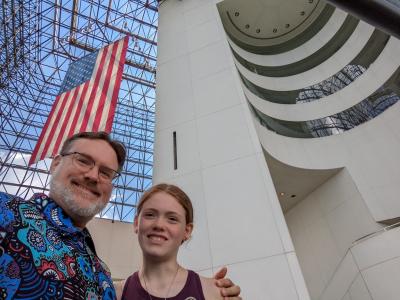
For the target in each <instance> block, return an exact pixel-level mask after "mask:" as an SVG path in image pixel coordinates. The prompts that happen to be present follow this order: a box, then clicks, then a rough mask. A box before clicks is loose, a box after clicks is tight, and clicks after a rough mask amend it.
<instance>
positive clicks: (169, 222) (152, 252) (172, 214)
mask: <svg viewBox="0 0 400 300" xmlns="http://www.w3.org/2000/svg"><path fill="white" fill-rule="evenodd" d="M134 229H135V232H136V233H137V234H138V239H139V244H140V247H141V249H142V251H143V254H144V255H145V256H152V257H155V258H158V259H160V258H171V257H176V255H177V253H178V249H179V246H180V245H181V244H182V241H184V240H187V239H188V238H189V237H190V234H191V232H192V229H193V224H186V213H185V210H184V208H183V207H182V205H180V204H179V202H178V201H177V200H176V199H175V198H174V197H172V196H171V195H169V194H167V193H165V192H158V193H155V194H153V195H152V196H151V197H150V198H148V199H147V200H146V201H145V202H144V203H143V206H142V210H141V212H140V214H139V216H137V217H135V221H134Z"/></svg>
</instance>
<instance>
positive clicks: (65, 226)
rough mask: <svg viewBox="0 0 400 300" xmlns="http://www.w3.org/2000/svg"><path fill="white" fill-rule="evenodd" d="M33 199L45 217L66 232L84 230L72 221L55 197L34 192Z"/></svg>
mask: <svg viewBox="0 0 400 300" xmlns="http://www.w3.org/2000/svg"><path fill="white" fill-rule="evenodd" d="M31 201H33V202H34V203H35V205H36V206H37V207H38V208H39V209H40V210H41V211H42V213H43V215H44V217H45V219H46V220H47V221H49V222H50V223H51V224H53V225H54V226H55V227H57V228H59V229H60V230H61V231H64V232H66V233H70V234H71V233H77V232H82V229H80V228H78V227H76V226H75V225H74V224H73V223H72V219H71V218H70V217H69V216H68V215H67V214H66V213H65V212H64V210H63V209H62V208H61V207H60V206H59V205H58V204H57V203H56V202H54V200H53V199H51V198H50V197H49V196H47V195H45V194H34V195H33V196H32V198H31Z"/></svg>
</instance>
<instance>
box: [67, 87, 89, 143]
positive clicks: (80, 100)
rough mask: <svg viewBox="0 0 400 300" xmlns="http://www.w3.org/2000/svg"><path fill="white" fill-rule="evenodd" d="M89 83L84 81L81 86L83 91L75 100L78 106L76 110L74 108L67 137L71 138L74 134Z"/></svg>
mask: <svg viewBox="0 0 400 300" xmlns="http://www.w3.org/2000/svg"><path fill="white" fill-rule="evenodd" d="M89 83H90V80H88V81H86V82H85V83H84V84H83V91H82V94H81V97H80V98H79V99H77V101H79V102H78V106H77V108H76V112H75V116H74V119H73V120H72V123H71V127H70V129H69V132H68V135H67V137H70V136H72V135H73V134H74V132H75V129H76V127H77V123H78V119H79V116H80V114H81V109H82V106H83V101H84V100H85V97H86V93H87V91H88V87H89ZM78 126H79V125H78Z"/></svg>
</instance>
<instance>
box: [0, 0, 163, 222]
mask: <svg viewBox="0 0 400 300" xmlns="http://www.w3.org/2000/svg"><path fill="white" fill-rule="evenodd" d="M157 18H158V7H157V1H156V0H98V1H94V0H54V1H50V0H44V1H43V0H42V1H39V0H3V1H2V5H1V8H0V59H1V60H0V191H5V192H8V193H11V194H15V195H19V196H22V197H25V198H26V197H29V196H30V195H31V194H33V193H34V192H44V191H46V190H48V183H49V166H50V160H45V161H41V162H39V163H38V164H36V165H33V166H31V167H28V166H27V163H28V161H29V157H30V155H31V153H32V151H33V148H34V146H35V144H36V142H37V140H38V137H39V135H40V132H41V130H42V127H43V126H44V123H45V122H46V119H47V116H48V114H49V112H50V109H51V106H52V104H53V102H54V100H55V97H56V95H57V94H58V93H59V89H60V85H61V83H62V81H63V79H64V76H65V73H66V71H67V68H68V66H69V64H70V63H71V62H73V61H75V60H77V59H78V58H81V57H83V56H85V55H87V54H89V53H91V52H92V51H94V50H96V49H99V48H101V47H104V46H105V45H107V44H109V43H111V42H113V41H115V40H117V39H119V38H122V37H123V36H125V35H129V36H131V39H130V43H129V49H128V53H127V61H126V63H125V68H124V74H123V81H122V83H121V89H120V93H119V96H118V105H117V110H116V115H115V119H114V125H113V130H112V133H113V137H114V138H116V139H118V140H120V141H122V142H123V143H124V144H125V145H126V147H127V162H126V164H125V166H124V169H123V172H122V175H123V176H121V177H120V178H119V179H118V181H117V182H116V184H115V189H114V193H113V196H112V199H111V201H110V204H109V205H108V206H107V207H106V208H105V209H104V211H102V212H101V214H100V217H103V218H108V219H112V220H121V221H128V222H131V221H132V220H133V216H134V212H135V205H136V202H137V200H138V198H139V197H140V195H141V193H142V192H143V190H145V189H146V188H148V187H149V186H150V185H151V181H152V166H153V141H154V117H155V116H154V106H155V75H156V71H155V66H156V52H157V42H156V41H157V25H158V24H157Z"/></svg>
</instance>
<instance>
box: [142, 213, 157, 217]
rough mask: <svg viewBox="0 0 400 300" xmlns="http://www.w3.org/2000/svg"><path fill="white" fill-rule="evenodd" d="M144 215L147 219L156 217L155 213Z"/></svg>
mask: <svg viewBox="0 0 400 300" xmlns="http://www.w3.org/2000/svg"><path fill="white" fill-rule="evenodd" d="M143 215H144V216H145V217H147V218H151V217H154V213H152V212H147V213H144V214H143Z"/></svg>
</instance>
